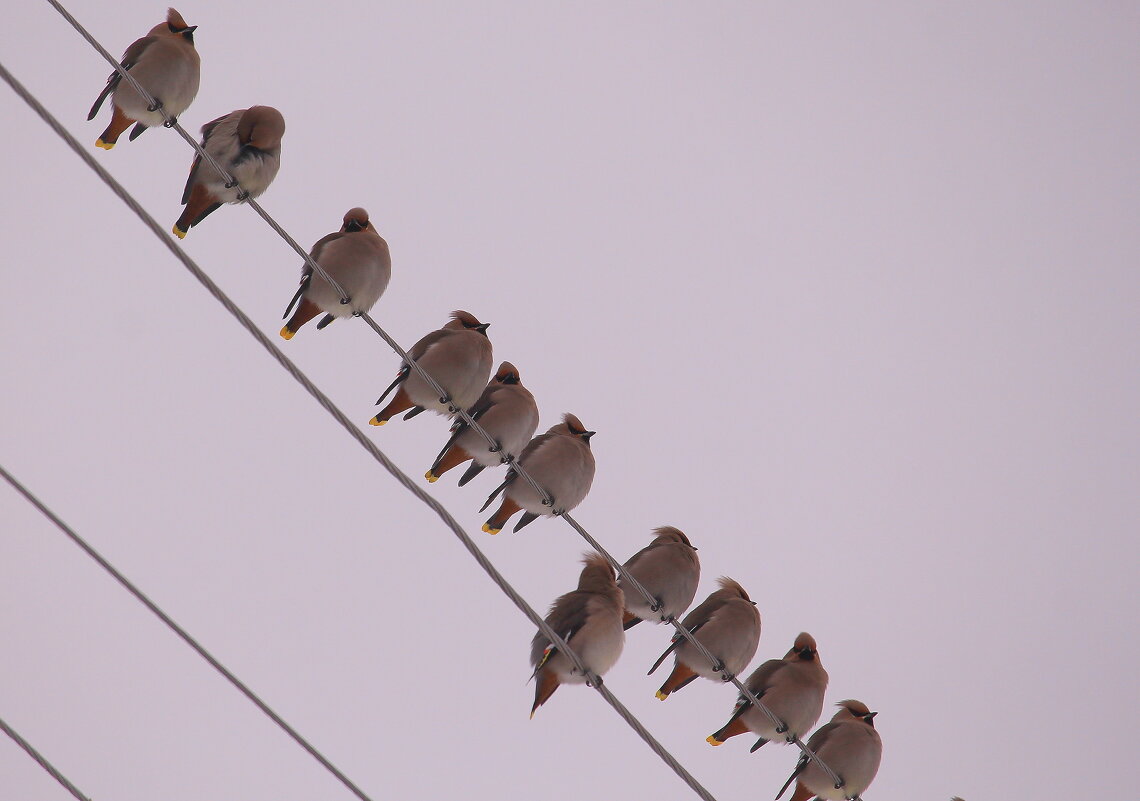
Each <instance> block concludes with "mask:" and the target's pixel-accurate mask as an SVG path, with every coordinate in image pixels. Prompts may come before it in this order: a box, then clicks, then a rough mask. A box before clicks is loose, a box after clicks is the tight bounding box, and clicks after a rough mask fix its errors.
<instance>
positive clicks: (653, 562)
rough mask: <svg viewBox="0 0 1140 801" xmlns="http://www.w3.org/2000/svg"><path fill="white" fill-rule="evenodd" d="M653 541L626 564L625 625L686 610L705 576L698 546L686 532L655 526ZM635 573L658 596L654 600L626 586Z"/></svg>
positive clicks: (662, 618) (621, 582) (664, 618)
mask: <svg viewBox="0 0 1140 801" xmlns="http://www.w3.org/2000/svg"><path fill="white" fill-rule="evenodd" d="M653 533H654V534H656V535H657V536H655V537H654V538H653V542H651V543H649V544H648V545H646V546H645V547H644V548H642V549H641V550H640V551H638V552H637V553H635V554H634V555H633V556H631V557H630V558H629V559H628V560H627V561H626V563H625V564H624V565H622V573H623V576H622V577H621V578H619V579H618V586H619V587H621V588H622V591H623V592H625V618H624V623H625V628H626V630H627V631H628V630H629V629H631V628H633V627H634V626H636V625H637V624H638V623H640V622H641V621H642V620H652V621H654V622H655V623H662V622H665V621H667V620H672V619H673V618H675V617H677V616H678V615H681V614H683V613H684V611H685V610H686V609H688V608H689V604H691V603H692V602H693V598H694V597H696V594H697V582H699V581H700V579H701V560H700V559H698V558H697V549H696V548H694V547H693V544H692V543H691V542H689V538H688V537H686V536H685V533H684V532H683V531H681V530H680V529H678V528H674V527H673V526H661V527H660V528H656V529H654V530H653ZM626 575H628V576H632V577H633V578H634V580H636V581H637V582H638V583H639V584H641V586H642V587H644V588H645V589H646V590H648V591H649V593H650V595H652V596H653V598H654V603H653V604H650V602H649V601H647V600H645V597H644V596H643V595H642V594H641V593H640V592H638V591H637V590H636V589H635V588H634V587H632V586H626V581H625V576H626Z"/></svg>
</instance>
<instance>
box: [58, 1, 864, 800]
mask: <svg viewBox="0 0 1140 801" xmlns="http://www.w3.org/2000/svg"><path fill="white" fill-rule="evenodd" d="M47 2H48V3H50V4H51V5H52V6H53V7H54V8H55V9H56V10H57V11H58V12H59V13H60V14H61V15H62V16H63V17H64V19H66V20H67V21H68V22H69V23H70V24H71V25H72V27H74V28H75V30H76V31H77V32H78V33H79V34H80V35H81V36H82V37H83V38H84V39H86V40H87V41H88V42H89V43H90V44H91V45H92V47H94V48H95V49H96V50H97V51H98V52H99V53H100V54H101V55H102V56H103V58H104V59H105V60H106V61H107V63H109V64H110V65H111V66H112V67H113V68H114V69H115V71H116V72H118V73H119V75H120V76H121V77H122V78H123V79H125V80H126V81H127V82H128V83H129V84H130V85H131V86H132V87H133V88H134V89H135V91H136V92H138V93H139V95H140V96H141V97H142V98H144V99H145V100H146V101H147V103H148V104H149V105H150V106H151V107H152V108H153V109H154V110H157V111H158V112H159V113H160V114H161V115H162V117H163V120H164V121H165V123H164V124H165V125H166V127H168V128H173V129H174V130H175V131H177V132H178V134H179V135H180V136H181V137H182V138H183V139H184V140H186V142H187V143H188V144H189V145H190V146H191V147H192V148H194V150H195V151H196V152H197V153H198V154H199V156H200V157H202V158H204V159H205V160H206V161H207V162H208V163H209V164H210V165H211V166H212V167H213V168H214V169H215V170H217V172H218V174H219V175H221V176H222V177H223V179H224V180H225V181H226V185H227V187H228V188H232V187H237V188H238V189H239V190H241V186H240V184H239V183H238V182H237V180H236V179H234V178H233V176H231V175H230V174H229V173H228V172H227V171H226V170H224V169H222V167H221V165H220V164H218V162H217V161H216V160H215V159H214V158H213V156H212V155H210V154H209V153H207V152H206V150H205V149H204V148H203V147H202V146H201V145H199V143H198V141H197V140H196V139H195V138H194V137H192V136H191V135H190V134H189V133H187V131H186V130H185V129H184V128H182V126H181V125H179V124H178V123H177V121H176V120H175V119H174V118H172V117H171V116H170V115H169V114H168V113H167V112H166V110H165V109H164V108H162V106H161V104H159V103H157V102H156V101H155V98H154V97H152V96H151V95H150V93H149V92H147V91H146V89H144V88H143V87H142V85H141V84H140V83H139V82H138V81H137V80H136V79H135V77H134V76H133V75H131V74H130V71H129V70H127V69H124V68H123V66H122V65H121V64H120V63H119V62H118V61H117V60H115V58H114V57H113V56H112V55H111V54H110V52H108V51H107V49H106V48H105V47H103V45H102V44H101V43H100V42H99V41H98V40H96V39H95V37H94V36H92V35H91V34H90V33H89V32H88V31H87V29H86V28H84V27H83V25H82V24H81V23H80V22H79V21H78V20H77V19H75V17H73V16H72V15H71V14H70V13H69V12H68V11H67V9H66V8H65V7H64V6H63V5H62V3H60V2H59V0H47ZM90 163H92V164H94V163H95V162H94V161H93V160H92V161H90ZM241 192H242V194H246V195H247V198H246V201H245V202H246V203H248V204H249V205H250V206H251V207H252V208H253V210H254V211H256V212H257V214H258V215H259V216H261V218H262V219H263V220H265V222H266V223H267V224H268V225H269V226H270V227H271V228H272V229H273V230H274V231H276V232H277V233H278V235H280V236H281V238H282V239H283V240H284V241H285V242H286V243H287V244H288V245H289V246H290V247H291V248H293V250H295V251H296V252H297V254H298V255H300V256H301V258H302V259H304V261H305V263H306V264H307V265H308V266H309V268H310V269H312V270H313V271H314V272H316V273H317V274H318V275H320V276H321V277H322V278H323V279H325V280H326V281H327V282H328V283H329V284H330V286H332V288H333V289H334V290H335V291H336V292H337V293H338V294H339V295H340V299H341V303H342V304H345V305H347V304H349V303H350V302H351V298H350V296H349V295H348V294H347V293H346V292H345V291H344V289H343V288H342V287H341V286H340V284H339V283H337V282H336V281H335V280H334V279H333V278H332V276H330V275H329V274H328V273H327V272H325V270H324V269H323V268H322V267H321V266H320V265H319V264H317V262H316V260H315V259H313V258H312V256H311V255H310V254H309V253H308V252H306V251H305V250H303V249H302V248H301V246H300V245H298V244H297V242H296V240H295V239H293V237H292V236H290V235H289V234H288V232H286V231H285V230H284V229H283V228H282V227H281V226H280V225H279V224H278V223H277V221H276V220H274V219H273V217H271V216H270V215H269V213H268V212H266V211H265V210H264V209H263V208H262V207H261V205H260V204H259V203H257V202H256V201H255V200H254V199H253V198H251V197H248V193H246V192H245V191H244V190H241ZM164 239H165V237H164ZM354 315H355V316H358V317H361V318H362V319H363V320H364V322H365V323H366V324H367V325H368V326H369V327H370V328H371V329H372V330H373V331H374V332H375V333H376V334H377V335H378V336H379V337H380V338H382V339H383V340H384V341H385V342H386V343H387V344H388V345H389V347H391V348H392V349H393V350H394V351H396V353H397V354H398V355H399V356H400V358H401V359H403V361H404V363H405V364H407V365H408V366H409V368H410V369H412V370H415V371H416V373H417V374H418V375H419V376H420V377H421V378H422V379H423V380H424V381H425V382H426V383H427V384H428V386H429V387H431V388H432V390H433V391H434V392H435V393H436V394H437V396H438V397H439V400H440V403H443V404H447V405H448V406H449V409H450V410H451V411H452V412H453V413H454V414H455V415H456V416H458V417H460V418H461V419H462V420H463V421H464V422H465V423H466V424H467V425H468V426H469V427H470V428H471V429H472V430H473V431H475V432H476V433H477V434H478V435H480V436H482V437H483V439H484V440H485V441H486V442H487V444H488V446H490V449H491V451H492V452H497V451H498V450H499V443H498V442H497V441H496V440H495V438H494V437H492V436H491V435H490V434H489V433H488V432H487V431H486V430H485V429H484V428H483V427H482V426H480V425H479V423H478V422H477V421H476V420H475V419H474V418H472V417H471V415H470V414H468V412H467V410H466V409H460V408H457V407H455V406H451V405H450V402H451V399H450V397H449V396H448V394H447V392H446V391H445V390H444V389H443V387H442V386H441V385H440V384H439V383H438V382H436V380H435V379H434V378H433V377H432V376H431V375H429V374H428V372H427V371H426V370H424V369H423V367H422V366H421V365H420V364H418V363H417V362H416V361H415V360H413V359H410V358H409V357H408V354H407V352H406V351H404V349H403V348H402V347H401V346H400V345H399V343H397V342H396V340H395V339H393V338H392V337H391V336H389V334H388V333H387V332H386V331H385V330H384V329H383V328H382V327H381V326H380V325H379V324H378V323H377V322H376V321H375V320H374V319H373V318H372V317H371V315H369V314H368V312H367V311H365V310H359V311H354ZM515 456H516V455H515V454H509V453H503V454H502V461H503V463H505V464H509V465H510V466H511V469H512V470H514V472H515V473H516V474H518V475H519V477H521V478H522V479H523V480H525V481H526V482H527V483H528V484H530V485H531V487H533V488H534V490H535V492H537V493H538V495H539V497H540V498H541V499H542V504H543V506H549V507H552V509H551V511H552V512H554V514H555V515H556V516H561V517H564V518H566V521H567V522H568V523H569V524H570V526H571V527H572V528H573V529H574V530H575V531H577V532H578V534H579V535H581V536H582V538H583V539H585V540H586V542H588V543H589V544H590V545H591V547H593V548H595V549H596V550H598V551H599V552H600V553H601V554H602V555H604V556H605V558H606V559H607V560H608V561H609V562H610V564H611V565H612V566H613V567H614V568H615V570H616V571H617V573H618V575H619V576H621V578H622V581H623V582H624V583H625V584H627V585H629V586H631V587H633V589H634V590H636V591H637V592H639V593H640V594H641V595H642V597H643V598H644V599H645V600H646V601H648V602H649V604H650V606H651V608H656V607H657V605H658V600H657V598H656V597H654V596H653V595H652V594H651V593H650V592H649V591H648V590H646V589H645V587H644V586H642V584H641V583H640V582H639V581H637V579H636V578H634V577H633V576H631V575H629V574H628V573H626V572H625V570H624V569H623V567H622V565H621V563H620V562H618V561H617V560H616V559H615V558H614V557H613V556H612V555H611V554H610V553H609V552H608V551H607V550H605V549H604V548H602V547H601V545H600V544H599V543H598V542H597V541H596V540H595V539H594V538H593V537H592V536H590V534H589V533H588V532H587V531H586V530H585V528H583V527H582V526H581V525H580V524H579V523H578V522H577V521H576V520H575V519H574V518H572V517H571V516H570V515H569V513H568V512H567V511H565V510H557V509H554V508H553V506H554V499H553V498H551V497H550V495H549V494H548V493H547V492H546V490H545V488H543V487H542V486H541V485H540V484H539V483H538V482H537V481H536V480H535V479H534V477H533V476H531V475H530V474H529V473H528V472H527V471H526V470H525V469H524V468H523V467H522V466H521V465H520V464H519V463H518V462H517V460H516V458H515ZM668 622H669V623H670V624H671V625H672V626H673V627H674V629H675V630H676V631H677V633H678V635H679V636H681V637H683V638H685V639H686V640H688V641H689V642H690V643H692V644H693V646H694V647H695V648H696V649H697V651H698V652H699V653H700V654H701V655H702V656H704V657H705V658H706V659H707V660H708V662H709V664H710V665H711V666H713V668H714V669H716V670H718V671H719V670H721V669H722V668H723V666H722V663H721V662H720V660H719V659H717V658H716V657H715V656H714V655H713V654H712V653H710V652H709V651H708V649H706V648H705V646H704V645H703V644H702V643H701V642H700V641H699V640H698V639H697V637H696V636H695V635H694V634H693V633H692V632H690V631H688V630H687V629H685V627H684V626H682V625H681V623H680V622H679V621H677V620H669V621H668ZM721 678H722V679H723V680H724V681H727V682H731V683H732V684H733V685H734V686H735V687H736V688H737V690H739V691H740V694H741V695H742V696H743V697H744V698H745V699H746V700H747V701H749V702H750V703H751V704H752V705H753V706H754V707H756V708H757V709H759V710H760V711H761V713H762V714H763V715H764V716H765V717H767V718H768V719H769V721H771V723H772V725H773V726H774V727H776V729H777V730H779V729H782V728H786V726H785V725H784V723H783V721H781V720H780V719H779V718H778V717H777V716H776V715H775V714H774V713H773V712H772V711H771V710H769V709H768V708H767V707H766V706H765V705H764V704H763V703H761V702H760V700H759V699H758V698H757V697H756V696H755V695H754V694H753V693H752V692H751V691H750V690H749V689H748V688H747V687H746V686H745V685H744V684H743V683H742V682H741V681H740V680H739V679H738V678H737V677H736V676H734V675H730V674H729V673H727V672H723V673H722V674H721ZM790 742H793V743H794V744H795V745H796V746H797V747H798V748H799V749H800V751H801V752H802V753H803V754H804V755H805V756H807V757H808V758H809V759H810V760H812V761H813V762H815V763H816V764H817V765H818V766H819V767H820V769H821V770H823V771H824V772H825V773H826V774H827V775H828V777H829V778H830V779H831V780H832V781H833V782H834V784H835V787H836V789H840V788H841V787H842V786H843V779H842V778H841V777H840V776H839V775H838V774H837V773H836V772H835V771H834V770H832V769H831V768H830V767H829V766H828V765H827V764H826V763H825V762H824V761H823V760H822V759H820V758H819V757H818V756H817V755H816V754H815V753H814V752H812V751H811V749H809V748H808V747H807V745H806V744H805V743H804V742H803V741H802V740H801V739H800V738H799V737H798V736H796V737H794V738H793V739H792V740H791V741H790ZM851 801H861V799H859V797H858V796H853V797H852V799H851Z"/></svg>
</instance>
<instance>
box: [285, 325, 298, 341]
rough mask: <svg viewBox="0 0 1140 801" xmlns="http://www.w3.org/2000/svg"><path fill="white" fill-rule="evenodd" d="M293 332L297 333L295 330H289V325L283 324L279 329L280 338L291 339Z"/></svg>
mask: <svg viewBox="0 0 1140 801" xmlns="http://www.w3.org/2000/svg"><path fill="white" fill-rule="evenodd" d="M295 333H297V332H296V331H290V330H289V326H285V327H284V328H282V329H281V338H282V339H292V338H293V334H295Z"/></svg>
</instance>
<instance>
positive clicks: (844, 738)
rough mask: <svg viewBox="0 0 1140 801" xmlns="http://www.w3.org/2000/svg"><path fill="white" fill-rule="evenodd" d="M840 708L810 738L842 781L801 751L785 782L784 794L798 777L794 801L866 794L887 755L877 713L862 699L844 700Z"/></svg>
mask: <svg viewBox="0 0 1140 801" xmlns="http://www.w3.org/2000/svg"><path fill="white" fill-rule="evenodd" d="M838 706H839V711H838V712H836V713H835V716H834V717H832V719H831V722H830V723H826V724H824V725H823V726H821V727H819V728H818V729H817V730H816V732H815V734H813V735H812V736H811V737H810V738H809V739H808V741H807V747H808V748H810V749H811V750H812V752H814V753H815V755H816V756H818V757H819V758H820V759H822V760H823V761H824V763H825V764H826V765H827V766H828V767H829V768H831V769H832V770H833V771H835V774H836V775H837V776H838V777H839V778H840V779H841V781H842V785H841V786H840V787H836V786H835V782H834V781H832V779H831V777H830V776H828V775H827V773H825V772H824V770H823V768H821V767H819V765H817V764H816V763H815V761H814V760H812V759H811V758H810V757H809V756H808V755H807V754H801V755H800V759H799V762H797V763H796V769H795V770H793V771H792V775H791V776H789V777H788V780H787V781H786V782H784V786H783V787H782V788H781V789H780V792H779V794H778V795H777V796H776V799H777V801H779V798H780V796H782V795H783V794H784V791H785V790H787V789H788V786H789V785H790V784H791V783H792V782H793V781H795V782H796V791H795V792H794V793H792V797H791V800H790V801H807V799H809V798H811V797H812V796H815V797H816V798H818V799H821V801H842V800H843V799H845V798H851V797H853V796H857V795H862V794H863V792H864V791H865V790H866V789H867V787H869V786H870V784H871V781H872V780H873V779H874V778H875V774H876V773H877V772H878V770H879V761H880V760H881V759H882V758H883V741H882V740H881V739H880V738H879V733H878V732H877V731H875V715H877V714H879V713H878V712H872V711H871V710H869V709H868V708H867V705H866V704H864V703H863V702H862V701H855V700H847V701H840V702H839V704H838Z"/></svg>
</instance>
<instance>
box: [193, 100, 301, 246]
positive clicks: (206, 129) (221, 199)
mask: <svg viewBox="0 0 1140 801" xmlns="http://www.w3.org/2000/svg"><path fill="white" fill-rule="evenodd" d="M284 135H285V118H284V117H282V116H281V112H280V111H278V110H277V109H275V108H273V107H271V106H251V107H249V108H248V109H238V110H237V111H231V112H230V113H229V114H226V115H225V116H223V117H218V118H217V119H216V120H212V121H210V122H208V123H206V124H205V125H203V126H202V148H203V149H204V150H205V151H206V152H207V153H209V154H210V156H212V157H213V158H214V160H215V161H217V162H218V165H219V166H220V167H221V168H222V169H224V170H226V171H227V172H229V173H230V175H232V176H233V177H234V178H235V179H236V180H237V182H238V184H239V185H240V189H239V187H238V186H233V187H227V186H226V182H225V180H224V179H223V178H222V176H221V175H219V174H218V171H217V170H215V169H214V168H213V167H212V166H211V165H210V164H209V163H208V162H206V161H204V160H203V159H202V157H201V156H196V157H195V158H194V163H193V164H192V165H191V167H190V176H189V177H188V178H187V179H186V187H185V189H184V190H183V192H182V204H183V205H184V206H186V208H185V209H183V211H182V216H180V217H179V218H178V221H177V222H176V223H175V224H174V234H175V236H177V237H179V238H180V239H181V238H183V237H185V236H186V233H187V232H188V231H189V230H190V228H192V227H193V226H195V225H197V224H198V223H200V222H201V221H202V220H204V219H205V218H206V217H207V216H208V215H210V214H211V213H213V212H214V211H215V210H216V209H217V208H218V207H219V206H221V205H222V204H223V203H244V202H245V201H246V200H248V199H249V198H256V197H258V196H260V195H261V194H262V193H263V192H264V191H265V190H266V189H268V188H269V185H270V184H271V183H272V182H273V179H274V178H275V177H277V171H278V169H280V167H281V138H282V137H283V136H284ZM242 191H244V192H246V193H247V194H245V195H243V194H240V193H241V192H242Z"/></svg>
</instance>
